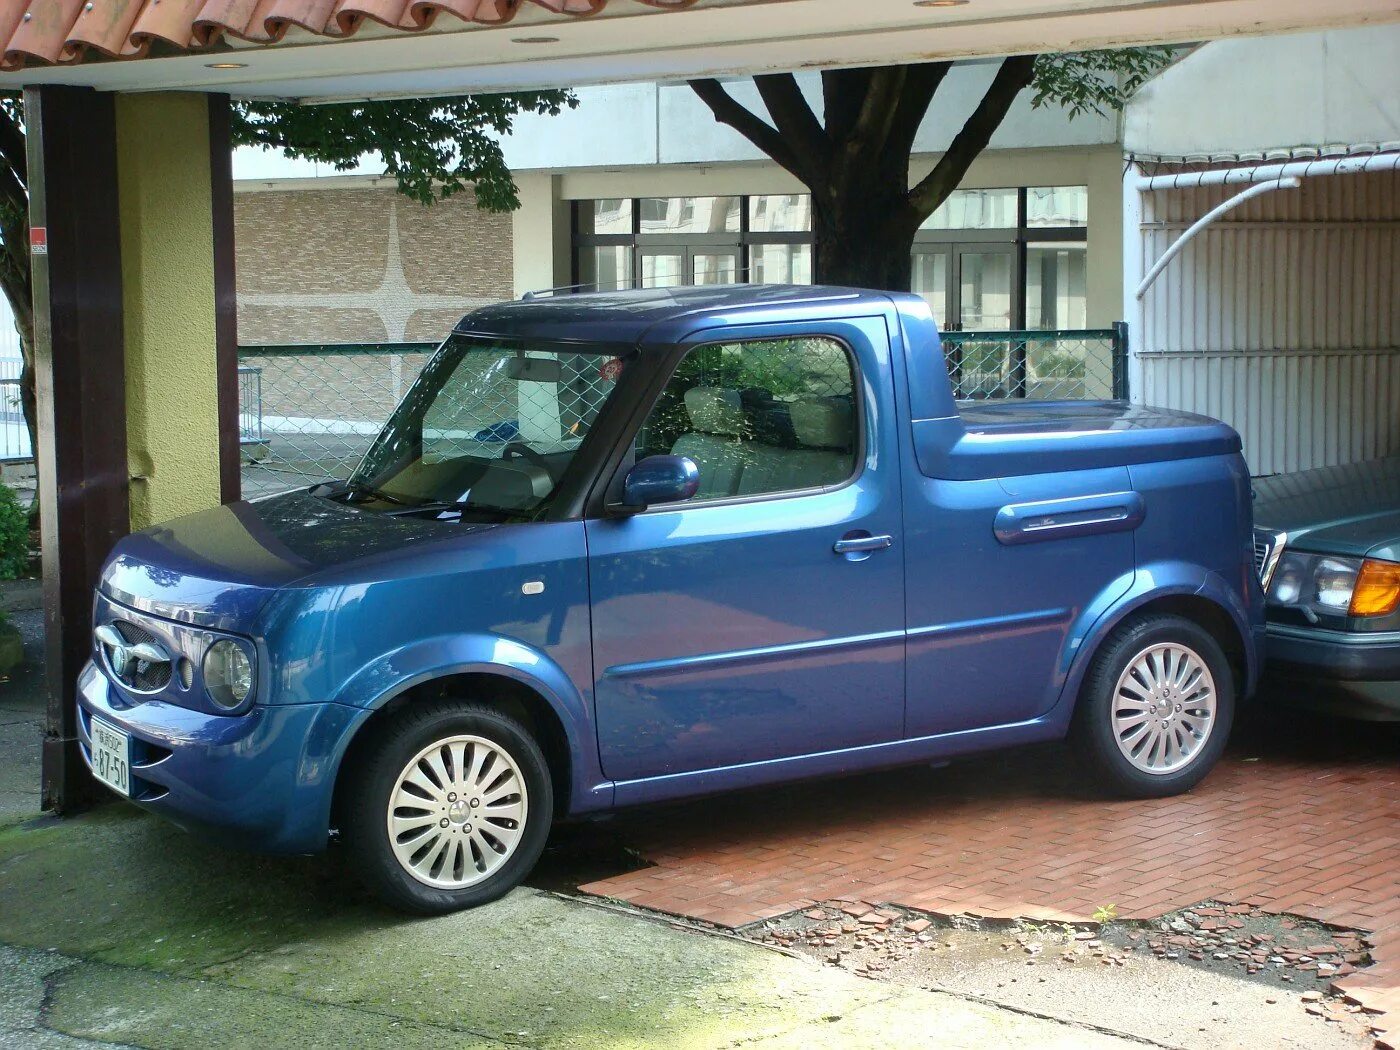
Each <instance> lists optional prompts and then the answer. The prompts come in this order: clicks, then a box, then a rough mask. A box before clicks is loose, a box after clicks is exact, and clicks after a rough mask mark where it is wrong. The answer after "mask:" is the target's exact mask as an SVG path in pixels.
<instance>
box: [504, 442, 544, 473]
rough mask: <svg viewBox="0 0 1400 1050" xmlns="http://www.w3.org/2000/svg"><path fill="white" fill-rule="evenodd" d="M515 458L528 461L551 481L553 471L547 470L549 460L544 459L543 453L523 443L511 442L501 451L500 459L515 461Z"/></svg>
mask: <svg viewBox="0 0 1400 1050" xmlns="http://www.w3.org/2000/svg"><path fill="white" fill-rule="evenodd" d="M517 456H519V457H520V458H521V459H526V460H529V461H530V462H531V463H532V464H534V465H535V466H537V467H539V468H540V469H541V470H542V471H544V472H545V473H546V474H548V475H549V477H550V480H553V478H554V471H552V470H550V469H549V460H547V459H545V457H544V453H543V452H538V451H536V450H535V449H533V448H531V447H530V446H529V445H527V444H525V442H523V441H511V442H509V443H507V445H506V447H505V448H503V449H502V450H501V458H502V459H515V458H516V457H517Z"/></svg>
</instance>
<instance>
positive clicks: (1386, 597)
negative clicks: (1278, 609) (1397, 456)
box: [1269, 551, 1400, 616]
mask: <svg viewBox="0 0 1400 1050" xmlns="http://www.w3.org/2000/svg"><path fill="white" fill-rule="evenodd" d="M1269 602H1270V603H1271V604H1273V605H1282V606H1287V607H1289V608H1294V609H1301V610H1303V612H1304V613H1311V614H1313V615H1323V616H1385V615H1388V614H1390V613H1392V612H1394V611H1395V609H1396V607H1397V606H1400V564H1397V563H1395V562H1387V561H1380V560H1378V559H1375V558H1364V559H1363V558H1343V557H1338V556H1336V555H1331V554H1303V553H1301V552H1297V551H1288V552H1286V553H1285V554H1284V555H1283V557H1281V558H1280V559H1279V562H1278V567H1277V568H1276V569H1275V570H1274V576H1273V580H1272V581H1271V582H1270V584H1269Z"/></svg>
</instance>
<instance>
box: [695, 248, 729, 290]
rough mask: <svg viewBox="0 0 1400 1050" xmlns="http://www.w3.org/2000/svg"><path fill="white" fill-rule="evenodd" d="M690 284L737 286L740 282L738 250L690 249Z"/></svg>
mask: <svg viewBox="0 0 1400 1050" xmlns="http://www.w3.org/2000/svg"><path fill="white" fill-rule="evenodd" d="M687 254H689V256H690V267H689V274H690V281H689V283H690V284H735V283H737V282H738V280H739V249H738V248H690V249H687Z"/></svg>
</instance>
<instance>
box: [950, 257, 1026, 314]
mask: <svg viewBox="0 0 1400 1050" xmlns="http://www.w3.org/2000/svg"><path fill="white" fill-rule="evenodd" d="M955 251H956V253H957V261H958V267H957V268H958V275H957V307H956V317H957V320H958V330H959V331H962V332H1009V331H1011V329H1012V327H1013V325H1014V324H1015V322H1016V246H1015V245H1014V244H1007V245H999V244H998V245H993V244H959V245H956V246H955Z"/></svg>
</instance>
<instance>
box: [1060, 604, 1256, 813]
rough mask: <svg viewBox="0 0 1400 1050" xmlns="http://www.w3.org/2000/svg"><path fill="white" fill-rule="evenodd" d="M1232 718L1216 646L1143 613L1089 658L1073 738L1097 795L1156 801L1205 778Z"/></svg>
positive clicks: (1225, 670)
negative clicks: (1102, 791) (1100, 791)
mask: <svg viewBox="0 0 1400 1050" xmlns="http://www.w3.org/2000/svg"><path fill="white" fill-rule="evenodd" d="M1234 716H1235V682H1234V675H1233V673H1232V672H1231V669H1230V662H1229V660H1227V659H1226V656H1225V652H1224V650H1223V649H1222V648H1221V646H1220V643H1219V642H1218V641H1216V639H1215V637H1214V636H1213V635H1211V633H1210V632H1209V631H1207V630H1206V629H1205V628H1203V627H1202V626H1201V625H1200V624H1198V623H1196V622H1194V621H1192V620H1188V619H1186V618H1185V617H1182V616H1173V615H1165V614H1148V615H1144V616H1141V617H1138V618H1136V619H1132V620H1129V621H1128V622H1127V623H1125V624H1123V625H1122V626H1120V627H1119V628H1118V629H1117V630H1116V631H1114V633H1113V634H1112V635H1111V636H1110V637H1109V639H1108V641H1107V642H1106V643H1104V645H1103V647H1102V648H1101V649H1100V650H1099V651H1098V652H1097V653H1096V654H1095V655H1094V662H1093V664H1092V665H1091V666H1090V668H1089V673H1088V675H1087V676H1086V677H1085V679H1084V685H1083V687H1082V688H1081V690H1080V694H1079V703H1078V706H1077V708H1076V710H1075V721H1074V727H1073V733H1072V735H1073V739H1074V743H1075V744H1076V745H1077V746H1078V748H1079V749H1080V751H1081V752H1082V753H1083V754H1084V756H1085V758H1086V759H1087V760H1088V762H1089V765H1090V767H1091V768H1092V769H1093V771H1094V774H1095V779H1096V781H1097V782H1098V784H1099V785H1100V786H1101V787H1102V788H1104V789H1105V790H1106V791H1108V792H1109V793H1111V794H1114V795H1119V796H1123V797H1127V798H1162V797H1164V796H1167V795H1176V794H1179V793H1181V792H1183V791H1189V790H1190V789H1191V788H1193V787H1195V786H1196V785H1197V784H1199V783H1200V782H1201V780H1202V779H1204V777H1205V776H1206V774H1207V773H1209V772H1210V770H1211V768H1212V767H1213V766H1214V765H1215V763H1216V761H1217V760H1218V759H1219V758H1220V755H1221V753H1222V752H1223V751H1224V750H1225V744H1226V742H1227V740H1228V738H1229V736H1230V727H1231V725H1232V723H1233V721H1234Z"/></svg>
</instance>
